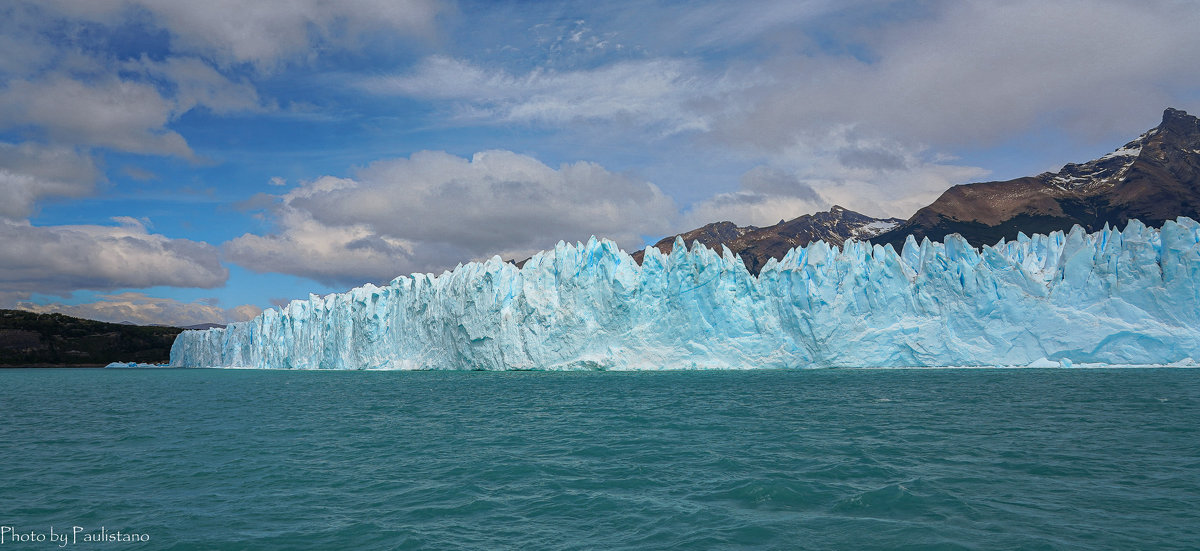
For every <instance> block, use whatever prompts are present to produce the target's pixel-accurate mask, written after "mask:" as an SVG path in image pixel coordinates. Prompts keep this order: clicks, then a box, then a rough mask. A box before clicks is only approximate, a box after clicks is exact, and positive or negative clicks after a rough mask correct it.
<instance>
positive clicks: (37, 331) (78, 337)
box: [0, 310, 182, 367]
mask: <svg viewBox="0 0 1200 551" xmlns="http://www.w3.org/2000/svg"><path fill="white" fill-rule="evenodd" d="M180 331H182V329H180V328H177V327H146V326H139V325H122V324H117V323H104V322H100V321H92V320H85V319H79V318H73V317H70V316H64V315H62V314H35V313H32V312H25V311H22V310H0V366H4V367H15V366H26V367H59V366H61V367H84V366H103V365H107V364H109V363H111V362H116V361H129V362H142V363H166V362H167V360H168V359H170V355H171V344H172V343H174V342H175V336H176V335H178V334H179V332H180Z"/></svg>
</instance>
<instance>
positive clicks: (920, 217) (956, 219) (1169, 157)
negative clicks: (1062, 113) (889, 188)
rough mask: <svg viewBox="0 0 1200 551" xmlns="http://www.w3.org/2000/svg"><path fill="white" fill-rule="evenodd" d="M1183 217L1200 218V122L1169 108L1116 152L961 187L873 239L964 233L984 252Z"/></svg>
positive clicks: (899, 241)
mask: <svg viewBox="0 0 1200 551" xmlns="http://www.w3.org/2000/svg"><path fill="white" fill-rule="evenodd" d="M1178 216H1189V217H1192V218H1197V219H1200V119H1197V118H1196V117H1193V116H1191V115H1188V114H1187V113H1185V112H1183V111H1180V110H1177V109H1167V110H1166V111H1165V112H1164V113H1163V119H1162V123H1161V124H1159V125H1158V126H1157V127H1155V128H1154V129H1152V130H1150V131H1149V132H1146V133H1145V134H1142V135H1141V136H1140V137H1139V138H1138V139H1136V140H1134V141H1132V142H1129V143H1127V144H1125V146H1123V147H1121V148H1120V149H1118V150H1116V151H1114V152H1113V153H1110V154H1108V155H1105V156H1104V157H1101V158H1099V159H1096V160H1094V161H1089V162H1087V163H1083V164H1068V165H1066V166H1064V167H1063V168H1062V170H1060V171H1058V172H1047V173H1044V174H1039V175H1037V176H1028V177H1024V178H1017V179H1015V180H1008V181H1005V182H983V183H976V184H963V185H959V186H954V187H952V188H950V189H949V190H946V192H945V193H943V194H942V196H941V197H939V198H938V199H937V200H936V201H934V202H933V203H932V204H930V205H929V206H927V207H925V208H923V209H921V210H919V211H917V213H916V214H914V215H913V217H912V218H910V219H909V220H908V221H907V222H905V223H904V224H902V225H900V226H899V227H897V228H895V229H893V230H891V231H888V232H885V233H882V234H880V235H878V236H877V237H875V238H874V239H872V241H874V242H876V243H891V244H893V245H894V246H899V245H901V244H902V243H903V242H904V238H905V236H907V235H908V234H910V233H911V234H913V235H914V237H916V238H917V239H921V238H922V237H929V238H930V239H933V240H941V239H943V238H944V237H945V236H946V235H947V234H951V233H959V234H962V235H963V237H965V238H966V239H967V241H969V242H971V244H972V245H975V246H980V245H991V244H994V243H996V242H997V241H999V240H1000V239H1001V238H1005V239H1013V238H1015V237H1016V235H1017V232H1024V233H1026V234H1031V233H1035V232H1036V233H1048V232H1051V231H1054V230H1069V229H1070V228H1071V226H1073V225H1075V224H1079V225H1080V226H1083V227H1084V228H1085V229H1087V230H1088V231H1096V230H1098V229H1100V228H1102V227H1103V226H1104V224H1109V225H1111V226H1115V227H1124V226H1125V224H1126V223H1127V222H1128V221H1129V220H1130V219H1133V218H1137V219H1139V220H1141V221H1142V222H1144V223H1146V224H1147V225H1150V226H1161V225H1162V223H1163V221H1165V220H1172V219H1174V218H1176V217H1178Z"/></svg>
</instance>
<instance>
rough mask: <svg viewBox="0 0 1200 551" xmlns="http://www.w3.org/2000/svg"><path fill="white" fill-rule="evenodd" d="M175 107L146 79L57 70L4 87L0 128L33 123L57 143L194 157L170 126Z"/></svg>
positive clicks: (31, 124) (1, 97)
mask: <svg viewBox="0 0 1200 551" xmlns="http://www.w3.org/2000/svg"><path fill="white" fill-rule="evenodd" d="M174 107H175V106H174V104H173V103H172V102H171V101H170V100H168V99H167V98H164V97H163V96H162V95H161V94H159V92H158V90H157V89H155V87H154V86H152V85H150V84H147V83H143V82H136V81H130V80H125V79H121V78H117V77H115V76H106V77H101V78H99V79H98V80H96V81H94V82H88V83H85V82H83V81H81V80H79V79H76V78H73V77H70V76H67V75H65V74H53V75H49V76H44V77H39V78H35V79H33V80H25V79H17V80H13V81H10V82H9V83H8V85H7V86H5V87H4V88H3V90H0V128H6V127H14V126H33V127H36V128H38V129H40V130H42V131H43V132H44V133H45V134H46V135H47V137H48V138H50V139H51V140H54V141H57V142H59V143H66V144H81V145H90V146H98V147H108V148H112V149H116V150H118V151H129V152H133V153H151V154H159V155H180V156H184V157H190V156H191V154H192V152H191V149H190V148H189V147H188V145H187V142H186V141H185V140H184V139H183V136H180V135H179V133H177V132H175V131H173V130H169V129H167V128H166V125H167V122H168V121H170V120H171V119H172V113H173V111H174Z"/></svg>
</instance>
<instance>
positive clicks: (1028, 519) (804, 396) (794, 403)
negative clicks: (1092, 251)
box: [0, 369, 1200, 550]
mask: <svg viewBox="0 0 1200 551" xmlns="http://www.w3.org/2000/svg"><path fill="white" fill-rule="evenodd" d="M0 388H2V390H0V526H11V527H12V528H13V529H14V530H15V531H17V532H35V533H42V534H48V533H49V530H50V528H51V527H53V528H54V529H55V531H56V532H59V533H61V532H63V531H70V530H71V529H72V527H73V526H79V527H81V528H82V529H83V530H84V531H86V532H90V533H98V532H99V530H100V528H101V527H104V528H105V530H107V531H108V532H109V533H111V532H114V531H116V530H121V531H122V533H135V534H144V535H146V536H148V537H149V538H150V540H149V541H146V542H140V543H111V544H100V545H97V544H87V543H85V542H83V541H78V542H77V543H76V544H75V545H74V548H78V549H241V548H245V549H489V550H490V549H729V548H741V549H1196V548H1200V509H1198V508H1197V505H1198V504H1200V434H1198V432H1200V429H1198V428H1197V423H1198V422H1200V370H1190V369H1175V370H1172V369H1130V370H812V371H769V372H656V373H647V372H642V373H529V372H523V373H479V372H437V373H408V372H351V373H345V372H281V371H218V370H4V371H0ZM55 547H56V544H51V543H50V542H49V541H47V542H42V543H37V542H33V543H22V544H13V543H12V542H11V541H6V542H5V545H4V546H3V547H0V550H2V549H9V548H12V549H25V548H29V549H37V548H41V549H53V548H55Z"/></svg>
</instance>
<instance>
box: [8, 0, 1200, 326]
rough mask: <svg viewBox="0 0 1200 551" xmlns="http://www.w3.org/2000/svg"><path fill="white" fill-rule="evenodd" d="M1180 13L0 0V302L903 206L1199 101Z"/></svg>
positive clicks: (1044, 166)
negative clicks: (0, 1) (1, 0)
mask: <svg viewBox="0 0 1200 551" xmlns="http://www.w3.org/2000/svg"><path fill="white" fill-rule="evenodd" d="M1197 28H1200V7H1197V6H1196V4H1195V3H1194V2H1191V1H1168V0H1161V1H1145V2H1142V1H1139V2H1134V1H1130V2H1116V1H1103V0H1100V1H1095V0H1089V1H1059V2H1041V1H1025V0H1014V1H1005V2H969V1H946V2H940V1H900V2H885V1H869V2H868V1H853V0H840V1H820V0H813V1H797V0H792V1H780V2H773V1H763V2H703V1H701V2H665V1H664V2H652V1H643V2H619V1H615V2H561V3H545V2H465V1H464V2H441V1H438V0H400V1H385V0H361V1H339V2H327V1H323V0H292V1H282V0H280V1H259V2H244V1H210V2H175V1H154V0H92V1H86V2H84V1H65V0H42V1H38V2H23V1H20V0H17V1H15V2H7V3H5V4H4V5H3V6H0V52H2V53H0V197H2V198H3V201H0V307H5V308H8V307H20V308H26V309H31V310H37V311H60V312H65V313H69V314H73V315H79V316H83V317H89V318H94V319H103V320H110V321H125V320H128V321H135V322H140V323H169V324H183V325H186V324H193V323H201V322H227V321H234V320H239V319H245V318H247V317H249V316H252V315H254V314H256V313H257V312H258V311H259V310H261V309H263V308H268V307H271V306H272V305H273V304H280V303H282V302H284V301H287V300H290V299H293V298H303V297H307V295H308V294H309V293H318V294H324V293H328V292H334V291H342V290H345V289H348V288H350V287H353V286H356V285H358V284H361V283H365V282H368V281H372V282H386V281H388V280H390V279H391V278H392V277H394V276H396V275H400V274H404V273H410V272H416V271H419V272H434V273H438V272H441V271H442V270H445V269H449V268H453V267H454V266H455V265H456V264H457V263H459V262H467V261H471V260H477V259H483V258H487V257H490V256H492V255H496V254H499V255H501V256H504V257H506V258H523V257H524V256H527V255H529V254H531V253H533V252H535V251H537V250H540V249H543V248H547V247H551V246H553V244H554V243H555V242H557V241H558V240H560V239H563V240H569V241H570V240H586V239H587V237H588V236H590V235H593V234H594V235H598V236H602V237H608V238H611V239H614V240H616V241H617V242H618V243H619V244H620V245H622V246H623V247H625V248H627V249H636V248H640V247H641V246H642V245H643V244H645V243H647V242H653V241H656V240H657V239H658V238H660V237H662V236H664V235H669V234H670V233H672V232H676V231H682V230H686V229H690V228H693V227H696V226H699V225H702V224H704V223H708V222H713V221H718V220H732V221H734V222H737V223H739V224H756V225H766V224H771V223H774V222H776V221H778V220H780V219H784V218H793V217H796V216H799V215H802V214H806V213H811V212H815V211H819V210H825V209H827V208H829V207H830V206H831V205H833V204H840V205H843V206H845V207H848V208H851V209H855V210H859V211H861V212H864V213H867V214H871V215H875V216H898V217H907V216H909V215H911V214H912V213H913V212H914V211H915V210H916V209H917V208H919V207H920V206H923V205H924V204H927V203H929V202H930V201H932V200H933V199H934V198H936V197H937V196H938V195H939V194H940V193H941V192H942V191H944V190H945V189H946V188H948V187H949V186H951V185H954V184H958V183H966V182H972V181H982V180H993V179H1007V178H1013V177H1017V176H1023V175H1029V174H1036V173H1039V172H1043V171H1047V170H1056V169H1057V168H1059V167H1060V166H1061V165H1062V164H1064V163H1067V162H1079V161H1085V160H1088V159H1092V158H1095V157H1098V156H1100V155H1102V154H1104V153H1106V152H1109V151H1112V150H1114V149H1116V148H1118V147H1120V146H1121V145H1122V144H1123V143H1124V142H1126V141H1128V140H1130V139H1133V138H1134V137H1136V136H1137V135H1138V134H1140V133H1141V132H1143V131H1145V130H1147V129H1149V128H1151V127H1153V126H1155V125H1156V124H1157V123H1158V119H1159V116H1160V115H1161V112H1162V110H1163V108H1165V107H1168V106H1170V107H1176V108H1180V109H1184V110H1188V111H1190V112H1193V113H1195V112H1197V111H1200V71H1197V70H1196V69H1195V66H1196V65H1195V54H1196V52H1200V33H1196V32H1195V29H1197Z"/></svg>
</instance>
